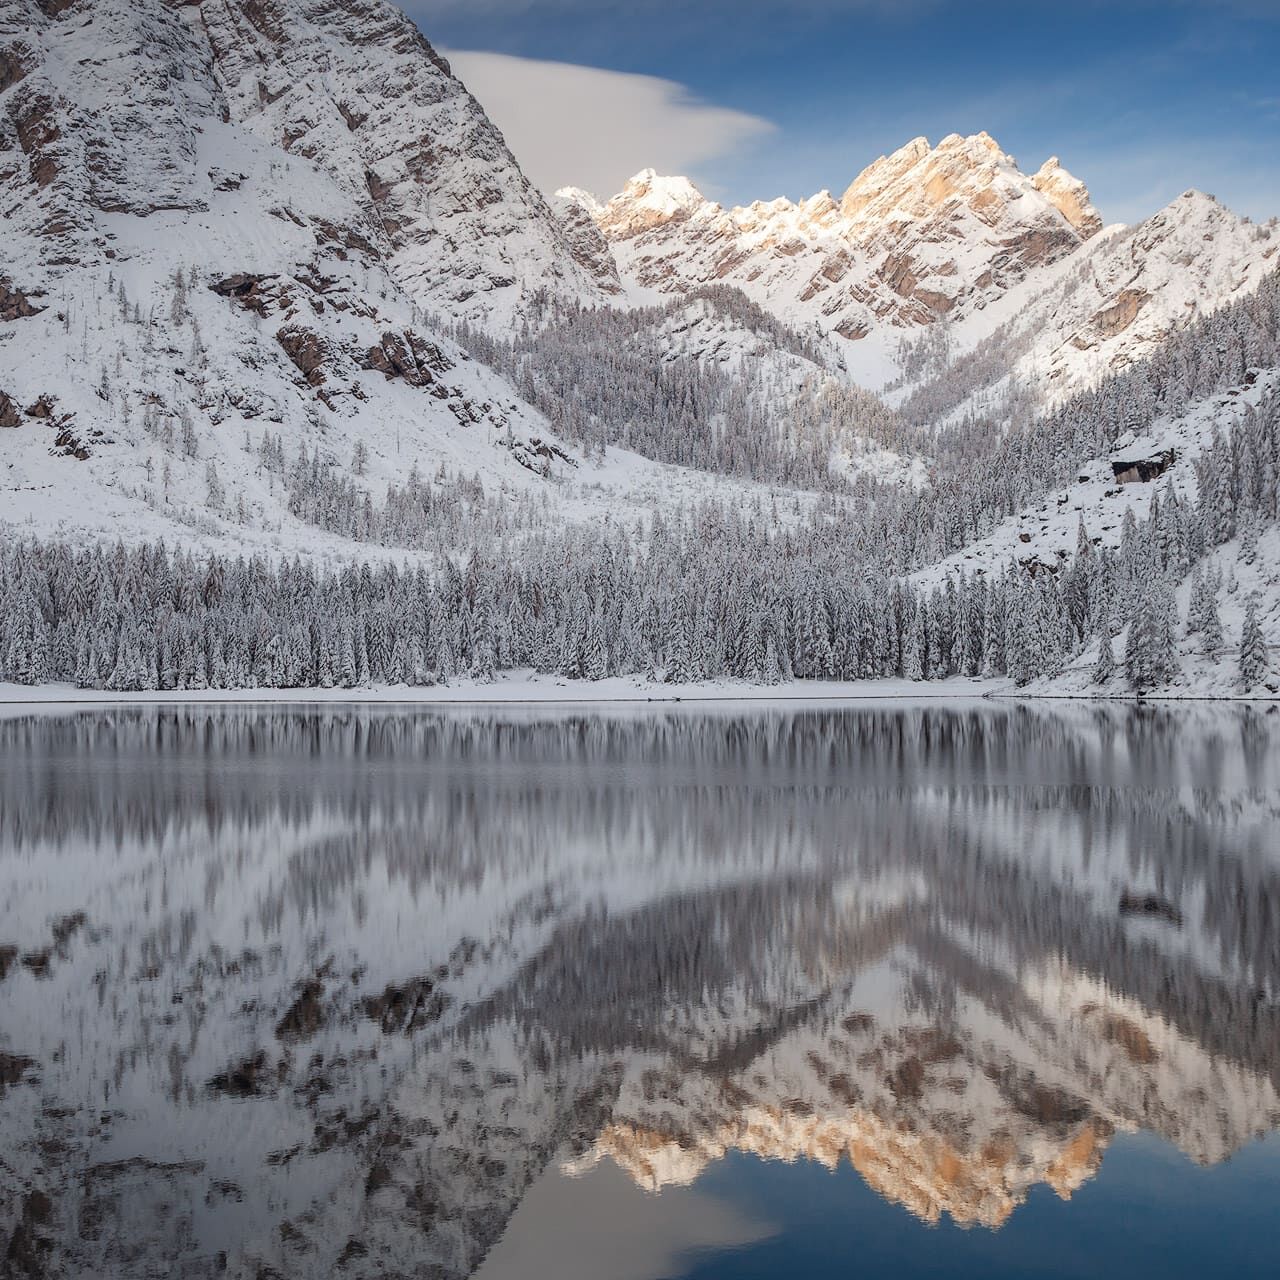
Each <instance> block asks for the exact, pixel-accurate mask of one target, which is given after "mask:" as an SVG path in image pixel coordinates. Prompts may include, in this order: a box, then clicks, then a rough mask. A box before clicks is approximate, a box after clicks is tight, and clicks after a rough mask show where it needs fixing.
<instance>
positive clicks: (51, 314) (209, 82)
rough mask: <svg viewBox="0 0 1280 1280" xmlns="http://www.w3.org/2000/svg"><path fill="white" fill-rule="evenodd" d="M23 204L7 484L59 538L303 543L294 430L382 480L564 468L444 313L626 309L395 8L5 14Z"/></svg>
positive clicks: (4, 95)
mask: <svg viewBox="0 0 1280 1280" xmlns="http://www.w3.org/2000/svg"><path fill="white" fill-rule="evenodd" d="M0 193H2V194H3V198H4V201H5V207H6V210H8V213H7V216H6V236H5V243H4V245H3V247H0V336H2V337H3V339H4V341H3V345H2V347H0V393H2V394H3V396H4V400H3V402H0V406H2V408H0V419H3V421H4V423H5V425H6V426H7V427H8V428H10V429H11V430H7V431H6V439H5V455H6V462H7V464H8V468H7V470H8V474H7V477H6V479H7V482H8V487H9V488H10V489H11V490H12V491H14V492H19V493H27V492H30V493H36V492H40V493H43V494H44V498H43V499H42V504H43V505H42V508H41V516H42V518H44V519H47V520H48V521H49V522H50V523H56V522H57V521H58V519H59V518H61V517H62V516H64V515H66V514H68V513H71V512H73V511H84V510H92V511H95V512H98V514H97V515H96V516H95V517H94V518H95V519H99V520H101V521H104V522H118V523H119V527H120V528H121V530H122V531H126V532H127V531H133V532H141V531H142V530H144V529H145V528H148V527H149V528H152V529H154V528H155V524H156V516H157V515H160V516H163V517H164V518H165V519H166V521H167V522H172V521H177V522H178V523H185V524H186V525H188V526H189V527H192V526H195V525H197V524H199V523H200V522H202V521H203V522H206V523H207V522H208V521H209V520H210V519H214V520H216V519H219V518H223V519H225V518H226V517H228V516H233V517H234V520H233V523H235V524H236V525H238V526H239V527H241V528H242V529H246V530H247V529H250V528H252V529H253V530H254V531H255V533H256V534H262V533H264V532H265V529H266V527H268V526H275V527H276V529H277V530H278V529H279V525H280V522H281V521H287V520H288V518H289V517H288V516H287V514H286V513H285V512H284V510H283V509H282V502H283V495H282V494H281V492H280V485H279V483H278V479H273V478H271V477H269V476H268V475H266V473H265V472H264V471H263V469H262V468H261V467H247V466H245V458H244V456H243V454H242V453H241V448H242V446H243V447H244V448H245V449H250V450H252V451H253V452H255V453H257V454H259V455H263V450H264V448H265V446H266V445H267V444H268V443H269V441H267V439H266V437H267V436H275V435H278V436H279V437H280V438H281V439H282V440H283V441H284V444H285V453H286V455H287V456H285V457H283V458H278V459H277V461H278V463H279V464H280V465H278V466H277V471H282V468H283V466H287V465H292V462H293V460H294V459H295V457H296V456H297V454H298V451H299V449H300V448H303V447H305V448H306V449H307V450H308V452H309V453H314V452H315V451H317V450H322V451H323V453H324V454H326V455H327V456H328V458H329V459H330V460H331V461H334V462H338V463H340V464H343V465H345V464H346V463H347V462H348V460H349V459H350V458H351V456H352V452H353V450H355V449H356V448H359V449H362V450H363V451H364V453H365V454H366V455H367V457H368V459H369V461H368V465H367V467H366V466H365V465H364V464H363V463H362V466H361V469H362V470H363V471H364V472H365V474H366V475H367V476H368V479H369V482H371V483H378V482H385V481H386V480H387V479H401V480H402V479H403V477H404V476H405V474H406V473H407V472H408V471H409V469H410V468H412V467H413V466H414V465H415V464H416V465H418V466H419V467H420V469H421V471H422V473H423V474H434V473H436V472H438V471H442V472H444V473H450V474H454V475H457V474H460V473H462V472H463V471H464V470H465V473H466V474H467V475H471V474H473V473H474V474H477V475H480V476H481V477H483V478H487V479H489V480H492V481H495V482H497V483H501V482H502V481H503V480H507V479H509V480H512V481H513V482H514V483H516V484H518V485H519V484H526V483H527V482H528V480H530V479H532V478H533V476H534V475H535V474H536V473H541V472H542V471H543V470H545V469H546V468H547V467H548V466H550V465H551V463H552V461H553V460H554V461H555V462H556V464H557V465H558V464H559V462H560V461H562V460H563V452H562V451H561V450H560V449H559V446H558V445H557V444H555V442H554V441H552V440H551V439H550V438H549V437H548V435H547V432H546V424H545V421H543V420H542V419H541V418H540V417H539V415H537V414H536V413H535V412H533V411H532V410H530V409H529V408H528V407H527V406H523V405H521V403H520V402H519V401H518V399H517V398H516V396H515V395H514V393H513V392H512V391H511V388H510V387H509V386H508V385H507V384H505V383H504V382H503V381H502V380H501V379H500V378H498V377H496V376H494V375H492V374H491V373H490V372H489V371H488V370H486V369H484V368H483V367H482V366H479V365H477V364H476V363H475V362H473V361H470V360H468V359H467V357H466V355H465V353H463V352H461V351H459V350H458V349H457V347H456V346H455V345H453V344H452V343H450V342H449V341H448V340H447V339H446V338H444V337H443V336H442V335H441V334H440V333H439V332H438V331H437V330H436V329H434V328H433V324H432V323H431V322H428V321H427V320H426V319H425V313H426V312H427V311H431V312H433V313H442V312H443V313H446V314H453V315H456V316H465V317H467V318H469V319H470V320H471V321H472V322H474V323H477V324H479V323H485V324H489V323H491V324H494V325H496V326H501V325H504V324H509V323H510V321H511V320H512V318H513V317H515V316H518V315H521V314H523V313H524V308H525V307H526V305H531V299H532V297H533V295H534V294H535V293H536V294H539V295H540V296H542V297H546V296H550V297H553V298H556V297H558V298H560V299H562V300H564V301H591V300H597V299H599V298H602V297H604V296H605V293H604V292H603V288H602V287H600V286H597V284H596V282H595V280H594V277H593V276H592V275H591V273H590V270H589V269H588V268H587V267H584V266H583V265H582V264H581V263H580V262H579V261H578V260H577V259H576V258H575V256H574V250H573V247H572V245H571V244H570V243H569V238H568V235H567V233H566V232H565V230H564V228H563V227H562V226H561V224H560V222H559V221H558V220H557V218H556V217H555V216H554V215H553V214H552V212H551V210H550V209H549V208H548V206H547V205H546V203H545V201H543V199H542V198H541V196H539V195H538V194H537V193H536V192H535V191H534V190H533V189H532V188H531V187H530V186H529V184H528V182H527V181H526V180H525V178H524V176H523V175H522V174H521V173H520V171H519V168H518V166H517V165H516V164H515V161H514V160H513V159H512V157H511V155H510V153H509V152H508V151H507V149H506V146H505V144H504V143H503V142H502V139H501V137H500V135H499V134H498V133H497V132H496V130H495V129H494V128H493V127H492V125H490V124H489V122H488V121H487V119H486V118H485V116H484V114H483V112H482V111H481V110H480V108H479V107H478V106H477V104H476V103H475V102H474V100H473V99H472V98H471V97H470V96H469V95H468V94H467V93H466V91H465V89H463V87H462V86H461V85H460V84H459V83H458V81H457V80H456V79H454V78H453V76H452V75H451V74H450V72H449V69H448V67H447V65H446V64H445V63H444V62H443V61H442V60H441V59H440V58H439V57H438V56H437V55H436V54H435V53H434V51H433V50H432V49H431V47H430V46H429V45H428V44H427V43H426V41H425V40H424V39H423V38H422V37H421V36H420V35H419V34H418V33H417V31H416V30H415V29H414V28H413V27H412V25H411V24H410V23H409V22H408V20H407V19H405V18H404V17H403V16H402V15H401V14H400V13H399V12H398V11H397V10H395V9H394V8H393V7H392V6H390V5H387V4H384V3H382V0H350V2H348V0H343V3H322V2H321V0H203V2H202V3H198V4H192V3H188V4H179V3H173V2H170V0H94V2H93V3H89V2H88V0H72V2H70V3H53V0H48V2H46V3H41V4H38V5H33V4H32V3H30V2H29V0H2V2H0ZM613 287H616V285H614V286H613ZM495 446H499V447H496V448H495ZM51 452H52V453H53V454H54V455H55V460H54V461H52V462H51V461H50V458H49V454H50V453H51ZM69 467H70V468H72V470H71V471H68V468H69ZM233 477H234V480H233V479H232V478H233ZM379 487H380V486H379ZM219 494H221V495H222V496H221V498H217V495H219ZM210 495H214V496H215V498H217V500H216V501H214V503H213V505H212V506H210V505H209V497H210ZM148 509H150V510H148ZM208 531H210V530H208V529H206V532H208Z"/></svg>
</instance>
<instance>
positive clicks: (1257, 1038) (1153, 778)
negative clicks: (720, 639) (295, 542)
mask: <svg viewBox="0 0 1280 1280" xmlns="http://www.w3.org/2000/svg"><path fill="white" fill-rule="evenodd" d="M1274 720H1275V717H1274V716H1270V715H1266V714H1263V713H1262V712H1261V711H1260V710H1257V709H1253V708H1233V709H1214V710H1208V709H1200V710H1183V711H1181V712H1178V713H1176V714H1175V713H1174V712H1173V711H1172V710H1169V711H1165V710H1150V709H1148V710H1137V711H1132V712H1126V711H1121V710H1118V709H1114V708H1091V709H1088V710H1086V709H1083V708H1077V707H1070V708H1065V707H1064V708H1061V709H1055V708H1053V707H1049V706H1047V705H1046V706H1042V707H1040V708H1038V709H1031V708H1028V707H1025V706H1018V707H1013V706H1001V705H995V706H993V705H991V704H971V705H970V706H969V707H967V708H956V709H951V710H937V709H918V710H907V711H902V710H890V709H885V708H880V709H875V710H872V709H863V710H858V711H856V712H849V711H845V712H838V713H832V712H830V711H813V712H805V713H802V714H792V713H783V712H780V711H778V710H772V711H768V710H766V711H757V712H752V713H746V714H729V713H727V712H722V713H717V714H712V715H709V716H708V715H700V714H694V713H690V712H684V713H682V712H680V711H679V710H674V711H662V712H658V711H652V710H650V711H644V710H640V711H636V712H633V713H630V714H626V713H621V712H620V713H618V714H616V715H609V714H603V715H601V714H597V715H593V716H591V717H589V718H586V717H583V716H581V715H580V714H571V713H568V712H565V713H556V712H550V713H542V714H535V713H532V712H519V711H515V712H512V713H509V714H507V715H499V716H497V717H491V716H489V715H487V714H485V715H482V714H479V713H477V712H474V711H467V710H463V711H458V712H454V713H440V712H422V711H418V712H414V711H409V710H405V709H389V710H383V711H374V710H371V709H333V710H328V711H317V710H297V709H295V710H286V709H259V710H250V709H245V708H230V709H224V710H217V709H210V710H207V711H201V710H191V709H184V708H176V709H157V708H148V709H133V710H129V709H118V710H115V711H110V712H92V713H91V712H80V713H75V714H66V713H55V714H48V713H36V714H33V713H30V712H27V713H20V714H15V715H10V716H8V717H7V718H4V719H0V874H2V875H3V877H4V882H5V883H6V885H7V886H9V889H8V892H7V893H6V894H5V895H4V897H3V899H0V1100H2V1104H3V1105H0V1244H2V1245H3V1247H4V1249H5V1250H6V1251H7V1258H8V1261H9V1264H14V1260H15V1259H17V1260H19V1261H21V1262H22V1265H23V1266H25V1267H26V1268H27V1269H26V1270H23V1269H21V1267H19V1268H18V1269H17V1270H15V1271H13V1274H16V1275H40V1276H75V1277H80V1276H84V1277H88V1276H96V1277H108V1276H109V1277H133V1276H150V1275H177V1274H181V1275H186V1276H193V1277H204V1276H210V1277H212V1276H232V1277H257V1276H262V1275H276V1276H281V1277H294V1276H297V1277H310V1276H318V1275H335V1276H347V1277H374V1276H378V1277H389V1276H397V1277H399V1276H406V1277H407V1276H410V1275H413V1276H420V1275H430V1276H436V1277H464V1276H468V1275H470V1274H472V1273H473V1271H474V1270H475V1269H476V1268H477V1267H478V1266H479V1264H480V1263H481V1261H482V1260H483V1259H484V1258H485V1256H486V1254H487V1253H488V1252H489V1251H490V1249H491V1248H492V1247H493V1245H494V1243H495V1242H496V1241H497V1240H498V1239H499V1237H500V1236H501V1235H502V1233H503V1230H504V1228H505V1226H506V1224H507V1222H508V1219H509V1218H510V1217H511V1215H512V1214H513V1213H514V1212H515V1211H516V1209H517V1208H518V1206H519V1205H520V1204H521V1202H522V1201H523V1199H524V1198H525V1196H526V1194H527V1192H528V1190H529V1188H530V1187H531V1185H532V1184H533V1183H534V1182H535V1181H536V1180H537V1179H539V1177H541V1176H542V1175H543V1174H544V1172H546V1171H549V1170H554V1169H555V1168H557V1167H559V1168H563V1169H565V1170H567V1171H569V1172H572V1173H575V1174H577V1175H582V1174H583V1173H585V1172H586V1171H587V1170H589V1169H590V1168H592V1167H593V1166H594V1165H596V1164H598V1163H600V1162H612V1163H616V1165H618V1166H620V1167H621V1168H622V1169H623V1170H625V1171H626V1173H627V1174H628V1175H630V1177H631V1178H633V1179H634V1180H635V1182H636V1183H637V1184H639V1186H641V1187H643V1188H645V1189H648V1190H650V1191H652V1190H657V1189H660V1188H664V1187H672V1186H678V1185H685V1184H688V1183H690V1182H693V1181H694V1180H696V1179H697V1178H698V1177H699V1176H700V1174H701V1173H702V1172H703V1170H705V1169H707V1168H709V1167H711V1166H714V1165H715V1164H716V1163H717V1162H718V1161H720V1160H721V1159H722V1158H723V1157H724V1156H725V1155H726V1154H728V1153H729V1152H732V1151H742V1152H749V1153H752V1154H754V1155H756V1156H759V1157H761V1158H763V1159H767V1160H777V1159H781V1160H787V1161H794V1160H797V1159H804V1160H813V1161H819V1162H822V1163H823V1164H826V1165H828V1166H830V1167H833V1168H834V1167H836V1166H838V1165H844V1164H846V1163H847V1162H851V1163H852V1164H853V1166H854V1167H855V1168H856V1169H857V1170H858V1172H859V1174H860V1175H861V1177H863V1178H864V1179H866V1180H867V1181H868V1182H869V1183H870V1184H871V1186H873V1187H874V1188H875V1189H876V1190H877V1191H878V1192H879V1193H880V1194H881V1195H883V1196H885V1197H887V1198H888V1199H890V1200H891V1201H893V1202H895V1203H897V1204H900V1205H902V1206H904V1207H905V1208H906V1209H908V1210H909V1211H910V1212H911V1213H912V1214H913V1215H916V1216H917V1217H918V1218H920V1219H922V1220H923V1221H926V1222H934V1221H936V1220H938V1219H939V1218H942V1217H947V1218H950V1219H952V1220H954V1221H956V1222H958V1223H961V1224H964V1225H972V1226H976V1227H985V1228H999V1227H1001V1226H1002V1225H1003V1224H1004V1223H1006V1222H1007V1221H1008V1220H1009V1219H1010V1218H1012V1217H1015V1216H1016V1215H1017V1214H1018V1213H1019V1211H1020V1206H1021V1205H1022V1204H1023V1202H1024V1201H1025V1200H1026V1199H1027V1197H1028V1196H1029V1195H1030V1194H1031V1193H1032V1192H1033V1191H1034V1190H1035V1189H1036V1188H1037V1187H1039V1186H1041V1185H1047V1186H1048V1187H1050V1188H1052V1190H1053V1192H1055V1193H1056V1194H1057V1195H1058V1196H1061V1197H1062V1198H1064V1199H1067V1198H1070V1197H1071V1195H1072V1193H1073V1192H1074V1191H1076V1190H1077V1189H1078V1188H1080V1187H1081V1186H1082V1185H1083V1184H1084V1183H1086V1182H1088V1181H1089V1180H1090V1179H1092V1178H1093V1176H1094V1174H1095V1173H1097V1171H1098V1169H1099V1166H1100V1165H1102V1164H1105V1161H1106V1159H1107V1152H1108V1149H1109V1147H1111V1145H1112V1144H1113V1143H1115V1142H1117V1141H1120V1142H1123V1140H1124V1135H1126V1134H1128V1133H1132V1132H1134V1131H1137V1130H1142V1131H1146V1132H1149V1133H1153V1134H1155V1135H1157V1136H1159V1137H1160V1138H1161V1139H1162V1140H1163V1141H1165V1142H1167V1143H1169V1144H1171V1145H1173V1146H1175V1147H1177V1148H1178V1149H1180V1150H1181V1151H1182V1152H1183V1153H1184V1154H1185V1155H1186V1156H1187V1157H1189V1158H1190V1159H1191V1160H1194V1161H1195V1162H1197V1163H1198V1164H1201V1165H1205V1166H1212V1165H1216V1164H1218V1163H1219V1162H1222V1161H1225V1160H1227V1159H1228V1157H1230V1156H1231V1155H1232V1154H1233V1153H1235V1152H1236V1151H1237V1150H1239V1149H1240V1148H1241V1147H1242V1146H1243V1145H1244V1144H1245V1143H1247V1142H1248V1141H1250V1140H1251V1139H1252V1138H1254V1137H1256V1136H1259V1135H1261V1134H1264V1133H1267V1132H1269V1131H1271V1130H1273V1129H1274V1128H1275V1126H1276V1125H1277V1123H1280V1093H1278V1090H1280V1077H1278V1075H1277V1057H1276V1054H1275V1045H1276V1042H1277V1036H1278V1035H1280V1022H1278V1021H1277V1019H1278V1016H1280V1014H1278V1009H1280V1006H1278V1005H1277V1003H1276V995H1277V992H1278V991H1280V969H1278V968H1277V960H1276V952H1275V948H1274V945H1273V943H1274V936H1273V933H1272V931H1271V923H1270V922H1271V921H1272V919H1273V918H1274V913H1275V910H1276V908H1277V903H1278V901H1280V868H1278V867H1277V865H1276V861H1275V854H1274V849H1275V840H1274V837H1275V831H1276V824H1277V821H1278V820H1280V812H1278V811H1277V806H1276V796H1277V794H1280V792H1278V790H1277V783H1278V782H1280V779H1278V778H1277V776H1276V761H1277V759H1280V756H1278V755H1277V748H1278V747H1280V742H1277V737H1276V733H1277V731H1276V728H1275V724H1274ZM1208 779H1212V780H1213V789H1212V790H1208V789H1206V781H1207V780H1208ZM1162 1159H1163V1157H1162ZM1161 1168H1162V1175H1161V1177H1162V1179H1164V1178H1167V1177H1169V1176H1170V1170H1169V1167H1168V1166H1167V1164H1163V1163H1162V1166H1161ZM1097 1195H1098V1196H1105V1195H1106V1191H1105V1188H1101V1187H1100V1188H1099V1189H1098V1191H1097ZM1092 1196H1093V1192H1092V1191H1091V1198H1092ZM1091 1202H1094V1203H1096V1201H1092V1200H1091ZM1072 1209H1074V1206H1072ZM909 1225H910V1224H909V1222H908V1220H906V1219H905V1218H904V1219H902V1221H900V1222H898V1223H897V1224H896V1225H895V1231H904V1230H907V1229H909ZM556 1229H559V1228H556Z"/></svg>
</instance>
